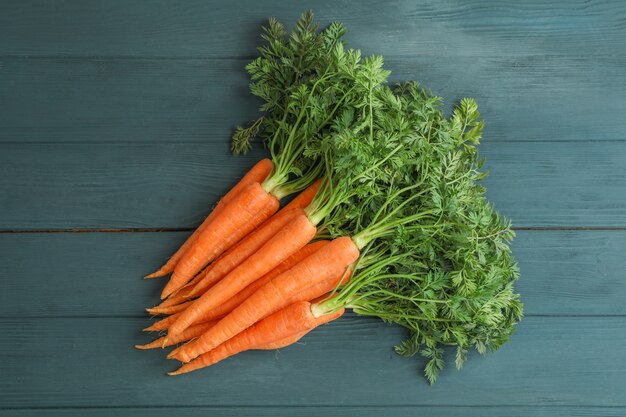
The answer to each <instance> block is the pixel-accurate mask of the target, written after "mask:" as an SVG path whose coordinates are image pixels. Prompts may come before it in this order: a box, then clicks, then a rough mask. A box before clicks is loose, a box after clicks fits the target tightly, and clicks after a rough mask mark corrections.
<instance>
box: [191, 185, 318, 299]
mask: <svg viewBox="0 0 626 417" xmlns="http://www.w3.org/2000/svg"><path fill="white" fill-rule="evenodd" d="M320 183H321V179H320V180H317V181H315V182H314V183H313V184H311V185H310V186H309V187H308V188H307V189H305V190H304V191H302V192H301V193H300V194H299V195H298V196H297V197H296V198H294V199H293V200H292V201H291V202H290V203H289V204H287V205H286V206H285V207H284V208H283V209H282V210H281V211H279V212H278V213H277V214H275V215H274V216H272V217H271V218H269V219H267V220H266V221H265V223H263V224H262V225H261V226H260V227H259V228H258V229H257V230H255V231H254V232H252V233H250V234H249V235H248V236H246V237H245V238H244V239H243V240H242V241H240V242H239V243H238V244H237V245H235V246H234V247H232V248H231V249H229V250H228V251H227V252H226V253H224V254H223V255H222V256H221V257H220V259H218V260H217V261H215V262H213V264H212V265H213V266H212V267H211V268H210V269H208V270H206V272H205V273H204V276H203V277H202V278H201V279H200V280H199V281H198V282H196V286H195V288H193V289H189V290H187V291H184V293H183V295H184V296H185V297H186V298H191V297H196V296H199V295H202V293H204V292H205V291H206V290H207V289H208V288H209V287H210V286H211V285H213V284H215V283H216V282H217V281H218V280H220V279H222V278H223V277H224V276H225V275H226V274H228V273H229V272H230V271H232V270H233V269H234V268H235V267H237V266H238V265H240V264H241V263H242V262H243V261H245V260H246V259H247V258H248V257H249V256H251V255H252V254H253V253H254V252H256V251H257V250H258V249H259V248H260V247H261V246H263V244H264V243H265V242H267V241H268V240H270V239H271V238H272V237H273V236H274V235H275V234H276V233H277V232H278V231H279V230H280V229H282V228H283V227H284V226H285V225H286V224H287V223H288V222H289V221H290V220H292V219H294V218H295V217H296V216H298V215H303V214H304V210H303V208H304V207H306V206H308V205H309V204H310V203H311V200H312V199H313V197H314V196H315V193H316V192H317V190H318V188H319V186H320ZM193 281H196V278H194V280H193ZM193 281H192V282H193Z"/></svg>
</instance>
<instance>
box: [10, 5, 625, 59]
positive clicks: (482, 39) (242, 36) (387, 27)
mask: <svg viewBox="0 0 626 417" xmlns="http://www.w3.org/2000/svg"><path fill="white" fill-rule="evenodd" d="M253 5H254V6H253ZM310 6H311V7H313V8H314V10H315V11H316V13H317V14H318V16H319V18H320V20H321V21H322V22H329V21H331V20H341V21H343V22H344V23H345V24H346V25H347V27H348V29H349V30H350V32H349V39H350V40H354V42H353V43H354V45H355V46H356V47H360V48H366V51H371V52H376V53H384V54H385V55H390V54H400V55H413V54H416V53H420V54H428V55H439V54H441V53H442V51H445V52H446V53H449V54H452V55H465V56H484V55H493V54H497V55H509V56H518V55H521V54H529V53H530V54H534V53H537V52H540V53H546V54H574V55H579V54H581V53H583V52H582V51H586V53H592V54H594V55H598V54H609V55H612V54H615V53H616V52H618V51H622V53H623V39H624V35H625V34H626V23H625V20H624V16H625V15H626V5H625V4H624V2H622V1H621V0H613V1H603V2H588V1H584V0H576V1H570V0H559V1H552V2H544V1H541V0H533V1H526V2H523V3H520V2H517V1H515V0H507V1H505V2H502V1H496V0H490V1H482V0H472V1H466V2H458V1H453V0H446V1H441V2H428V3H422V4H419V5H416V4H415V2H412V1H410V0H398V1H394V2H392V3H387V2H379V1H374V0H367V1H358V2H356V1H354V0H338V1H332V2H317V3H314V4H311V5H310ZM304 9H305V6H304V5H302V4H299V3H285V2H283V1H280V0H270V1H265V2H263V5H262V6H258V5H255V4H254V3H253V2H251V1H246V2H220V1H218V0H212V1H200V0H194V1H186V2H185V4H184V5H181V4H180V2H177V1H175V0H161V1H156V2H150V4H146V3H142V2H128V1H124V0H112V1H107V2H105V3H102V2H99V1H95V0H89V1H84V0H72V1H61V0H57V1H43V0H29V1H20V2H3V3H2V5H1V7H0V39H2V40H3V42H2V45H1V46H0V54H5V55H6V54H19V55H29V56H32V55H45V56H49V55H92V56H103V55H115V56H142V57H145V56H164V57H181V56H193V57H207V56H211V57H215V56H217V57H224V56H227V57H232V56H245V55H251V54H253V53H254V51H255V49H254V48H255V46H256V44H257V40H258V32H259V27H260V25H261V24H262V23H263V22H265V21H266V19H267V18H268V17H269V16H276V17H278V18H280V19H281V20H283V21H284V22H286V23H290V24H291V23H292V22H293V21H294V20H295V19H296V18H297V17H298V16H299V15H300V13H301V12H302V11H303V10H304Z"/></svg>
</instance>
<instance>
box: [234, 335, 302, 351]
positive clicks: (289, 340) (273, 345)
mask: <svg viewBox="0 0 626 417" xmlns="http://www.w3.org/2000/svg"><path fill="white" fill-rule="evenodd" d="M308 332H309V330H305V331H303V332H300V333H296V334H294V335H293V336H287V337H285V338H284V339H281V340H277V341H276V342H270V343H266V344H264V345H262V346H257V347H256V348H255V349H258V350H276V349H282V348H284V347H287V346H289V345H293V344H294V343H296V342H297V341H298V340H300V339H302V338H303V337H304V336H305V335H306V334H307V333H308ZM231 340H232V339H231ZM227 343H228V342H227Z"/></svg>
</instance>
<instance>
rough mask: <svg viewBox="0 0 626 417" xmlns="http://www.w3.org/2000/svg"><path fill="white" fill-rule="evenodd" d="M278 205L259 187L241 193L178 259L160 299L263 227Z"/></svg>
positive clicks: (276, 201)
mask: <svg viewBox="0 0 626 417" xmlns="http://www.w3.org/2000/svg"><path fill="white" fill-rule="evenodd" d="M278 204H279V203H278V200H277V199H276V198H275V197H274V196H272V195H271V194H269V193H268V192H266V191H265V190H264V189H263V187H261V184H259V183H253V184H250V185H248V186H246V187H245V188H244V189H243V190H241V192H240V193H239V194H238V195H237V196H236V197H234V198H233V199H232V200H231V201H230V202H229V203H228V204H227V205H226V206H225V207H224V208H223V209H222V211H220V212H219V213H218V215H217V216H215V218H214V219H213V221H212V222H211V223H210V224H209V225H208V226H207V227H206V228H205V229H204V230H203V231H202V232H201V233H200V235H199V236H198V238H197V239H196V241H195V242H194V243H193V245H192V246H191V247H190V248H189V249H188V250H187V251H186V252H185V254H184V255H183V256H182V257H181V258H180V260H179V261H178V263H177V264H176V268H175V269H174V273H173V274H172V276H171V277H170V280H169V281H168V283H167V285H166V286H165V289H164V290H163V293H162V294H161V298H162V299H163V298H165V297H167V296H168V295H170V294H171V293H173V292H174V291H176V290H178V289H179V288H180V287H182V286H183V285H185V284H186V283H187V282H188V281H189V280H190V279H191V278H193V276H194V275H196V274H197V273H198V272H199V271H200V269H202V268H203V267H204V266H205V265H207V264H208V263H209V262H211V261H212V260H213V259H215V258H216V257H217V256H219V255H220V254H221V253H222V252H224V251H225V250H226V249H228V248H229V247H231V246H232V245H234V244H235V243H237V242H238V241H239V240H240V239H242V238H243V237H245V236H246V235H247V234H248V233H250V232H251V231H252V230H254V229H255V228H256V227H257V226H259V225H260V224H261V223H263V222H264V221H265V220H266V219H267V218H269V217H270V216H271V215H272V214H274V213H275V212H276V210H277V209H278Z"/></svg>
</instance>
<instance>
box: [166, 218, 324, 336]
mask: <svg viewBox="0 0 626 417" xmlns="http://www.w3.org/2000/svg"><path fill="white" fill-rule="evenodd" d="M316 233H317V228H316V227H315V226H314V225H313V224H312V223H311V222H310V221H309V219H308V218H307V217H306V215H304V214H302V215H299V216H297V217H296V218H294V219H293V220H292V221H291V222H289V223H288V224H287V225H286V226H285V227H284V228H283V229H282V230H280V231H279V232H278V233H276V235H274V237H273V238H272V239H270V240H269V241H268V242H266V243H265V244H264V245H263V246H262V247H261V248H260V249H259V250H258V251H256V252H255V253H254V254H253V255H251V256H250V257H249V258H248V259H246V260H245V261H244V262H243V263H241V264H240V265H239V266H238V267H236V268H235V269H234V270H233V271H231V272H230V273H229V274H228V275H227V276H226V277H224V278H223V279H222V280H221V281H220V282H218V283H217V284H215V285H214V286H213V287H211V288H210V289H209V290H207V292H205V293H204V294H202V296H201V297H200V298H198V299H197V300H196V301H195V302H194V303H193V304H192V305H190V306H189V308H187V309H186V310H185V311H184V312H183V314H181V316H180V317H179V318H178V320H176V322H174V324H172V325H171V326H170V328H169V331H170V332H171V334H173V335H175V334H177V333H179V332H182V331H183V330H185V329H186V328H187V327H188V326H190V325H191V324H193V323H197V322H198V319H199V317H201V316H202V315H203V314H204V313H205V312H207V311H210V310H212V309H214V308H216V307H217V306H219V305H220V304H222V303H223V302H225V301H227V300H228V299H229V298H231V297H233V296H234V295H235V294H237V293H238V292H239V291H241V290H242V289H244V288H245V287H246V286H248V285H250V284H251V283H252V282H254V281H255V280H257V279H259V278H260V277H262V276H263V275H264V274H266V273H268V272H270V271H271V270H272V269H273V268H275V267H276V266H277V265H278V264H280V263H281V262H283V261H284V260H285V259H287V258H289V257H290V256H291V255H293V254H294V253H296V252H297V251H298V250H300V249H301V248H302V247H304V246H305V245H306V244H307V243H308V242H309V241H310V240H311V239H313V237H314V236H315V234H316Z"/></svg>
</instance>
